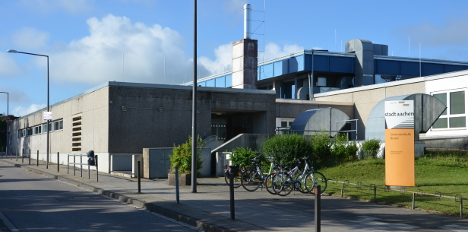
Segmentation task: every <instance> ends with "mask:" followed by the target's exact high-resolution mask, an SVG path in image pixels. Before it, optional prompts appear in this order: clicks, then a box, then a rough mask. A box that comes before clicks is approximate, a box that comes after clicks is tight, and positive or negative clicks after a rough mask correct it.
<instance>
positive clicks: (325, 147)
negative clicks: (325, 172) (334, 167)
mask: <svg viewBox="0 0 468 232" xmlns="http://www.w3.org/2000/svg"><path fill="white" fill-rule="evenodd" d="M311 140H312V144H313V156H314V159H315V162H314V166H316V167H317V168H318V167H320V166H319V165H321V166H323V165H327V164H330V163H331V162H333V156H332V153H331V144H332V141H331V139H330V135H329V134H328V133H327V132H325V131H323V130H322V131H321V132H318V133H315V134H314V135H313V136H312V137H311Z"/></svg>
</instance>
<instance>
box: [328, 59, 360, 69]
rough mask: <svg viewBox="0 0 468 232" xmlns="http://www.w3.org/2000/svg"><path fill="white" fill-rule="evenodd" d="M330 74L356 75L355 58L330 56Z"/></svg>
mask: <svg viewBox="0 0 468 232" xmlns="http://www.w3.org/2000/svg"><path fill="white" fill-rule="evenodd" d="M329 59H330V72H341V73H354V58H350V57H336V56H330V58H329Z"/></svg>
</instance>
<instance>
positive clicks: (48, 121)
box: [7, 50, 50, 168]
mask: <svg viewBox="0 0 468 232" xmlns="http://www.w3.org/2000/svg"><path fill="white" fill-rule="evenodd" d="M7 52H9V53H22V54H26V55H31V56H44V57H47V112H50V104H49V56H48V55H41V54H36V53H29V52H20V51H16V50H8V51H7ZM49 132H50V120H47V146H46V147H47V148H46V149H47V157H46V168H49Z"/></svg>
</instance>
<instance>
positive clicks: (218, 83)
mask: <svg viewBox="0 0 468 232" xmlns="http://www.w3.org/2000/svg"><path fill="white" fill-rule="evenodd" d="M215 81H216V85H215V86H216V87H222V88H224V87H226V76H221V77H217V78H216V79H215Z"/></svg>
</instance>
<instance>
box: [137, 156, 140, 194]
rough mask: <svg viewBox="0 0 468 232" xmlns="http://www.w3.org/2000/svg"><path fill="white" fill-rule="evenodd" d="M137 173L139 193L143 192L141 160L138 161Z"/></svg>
mask: <svg viewBox="0 0 468 232" xmlns="http://www.w3.org/2000/svg"><path fill="white" fill-rule="evenodd" d="M137 173H138V193H141V172H140V161H138V168H137Z"/></svg>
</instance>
